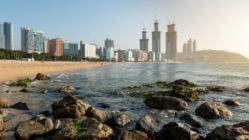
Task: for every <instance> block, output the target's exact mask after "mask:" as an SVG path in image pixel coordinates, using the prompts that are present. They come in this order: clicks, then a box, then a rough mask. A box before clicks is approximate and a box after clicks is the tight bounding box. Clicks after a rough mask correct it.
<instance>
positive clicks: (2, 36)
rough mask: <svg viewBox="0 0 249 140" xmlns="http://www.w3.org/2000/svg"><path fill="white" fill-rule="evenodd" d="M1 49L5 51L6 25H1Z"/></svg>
mask: <svg viewBox="0 0 249 140" xmlns="http://www.w3.org/2000/svg"><path fill="white" fill-rule="evenodd" d="M0 48H1V49H5V35H4V25H3V24H0Z"/></svg>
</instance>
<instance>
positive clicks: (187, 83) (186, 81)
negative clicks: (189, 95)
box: [171, 79, 197, 87]
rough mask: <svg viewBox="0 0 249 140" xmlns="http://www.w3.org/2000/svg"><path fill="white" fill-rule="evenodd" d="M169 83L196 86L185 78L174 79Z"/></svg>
mask: <svg viewBox="0 0 249 140" xmlns="http://www.w3.org/2000/svg"><path fill="white" fill-rule="evenodd" d="M171 84H172V85H181V86H185V87H196V86H197V85H196V84H194V83H192V82H190V81H188V80H185V79H179V80H176V81H174V82H173V83H171Z"/></svg>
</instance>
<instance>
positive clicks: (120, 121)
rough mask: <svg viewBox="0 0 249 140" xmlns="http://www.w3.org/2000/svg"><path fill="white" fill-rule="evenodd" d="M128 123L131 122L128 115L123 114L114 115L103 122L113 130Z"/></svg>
mask: <svg viewBox="0 0 249 140" xmlns="http://www.w3.org/2000/svg"><path fill="white" fill-rule="evenodd" d="M129 122H131V120H130V118H129V116H128V115H126V114H124V113H115V114H113V115H112V116H111V117H110V118H109V119H107V120H106V121H105V124H107V125H108V126H110V127H112V128H113V129H115V128H120V127H124V126H125V125H127V124H128V123H129Z"/></svg>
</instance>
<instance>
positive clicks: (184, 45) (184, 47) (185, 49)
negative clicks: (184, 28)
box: [182, 43, 187, 55]
mask: <svg viewBox="0 0 249 140" xmlns="http://www.w3.org/2000/svg"><path fill="white" fill-rule="evenodd" d="M182 52H183V54H184V55H186V54H187V44H186V43H184V44H183V49H182Z"/></svg>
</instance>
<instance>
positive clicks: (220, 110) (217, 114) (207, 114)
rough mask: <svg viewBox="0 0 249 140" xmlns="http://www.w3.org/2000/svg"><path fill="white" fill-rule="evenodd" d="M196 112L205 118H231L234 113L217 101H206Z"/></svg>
mask: <svg viewBox="0 0 249 140" xmlns="http://www.w3.org/2000/svg"><path fill="white" fill-rule="evenodd" d="M195 113H196V114H197V115H199V116H201V117H202V118H205V119H216V118H231V117H232V116H233V113H232V112H231V111H230V110H228V109H227V108H225V107H224V106H222V105H221V104H219V103H215V102H205V103H203V104H201V105H200V106H199V107H198V108H197V109H196V110H195Z"/></svg>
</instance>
